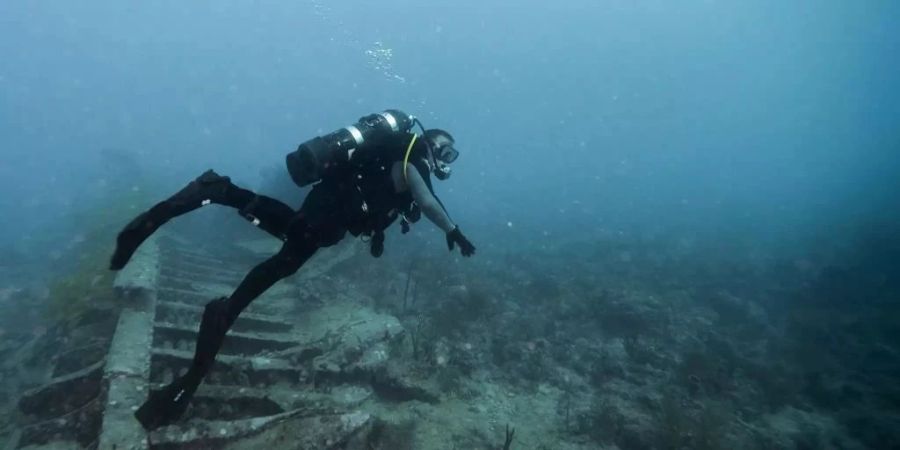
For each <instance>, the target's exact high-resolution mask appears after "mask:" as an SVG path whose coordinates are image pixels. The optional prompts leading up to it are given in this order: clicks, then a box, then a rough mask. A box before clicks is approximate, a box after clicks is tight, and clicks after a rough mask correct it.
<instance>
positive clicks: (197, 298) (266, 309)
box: [157, 287, 283, 317]
mask: <svg viewBox="0 0 900 450" xmlns="http://www.w3.org/2000/svg"><path fill="white" fill-rule="evenodd" d="M157 293H158V299H159V300H160V301H163V302H169V303H181V304H184V305H190V306H195V307H199V308H201V309H202V308H203V307H205V306H206V304H207V303H209V302H210V301H212V300H215V299H217V298H222V297H227V296H228V295H230V294H231V292H222V291H218V292H212V291H209V292H201V291H197V290H186V289H178V288H172V287H163V288H159V289H158V290H157ZM276 295H277V294H276V293H274V292H273V293H268V292H266V293H264V294H263V295H261V296H260V297H259V298H257V299H256V300H255V301H254V302H253V303H251V304H250V306H248V307H247V309H245V310H244V311H246V312H248V313H253V314H257V315H263V316H270V317H275V316H276V314H278V313H279V311H278V308H277V304H276V303H277V301H276V300H278V297H276ZM281 299H283V297H282V298H281ZM243 315H244V313H241V316H242V317H243Z"/></svg>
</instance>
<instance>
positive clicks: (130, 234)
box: [109, 211, 161, 270]
mask: <svg viewBox="0 0 900 450" xmlns="http://www.w3.org/2000/svg"><path fill="white" fill-rule="evenodd" d="M159 225H161V224H158V223H155V221H154V220H152V219H151V218H150V213H149V211H148V212H145V213H143V214H141V215H140V216H138V217H137V218H135V219H134V220H132V221H131V223H129V224H128V225H127V226H126V227H125V228H124V229H123V230H122V232H121V233H119V236H118V237H117V238H116V250H115V252H114V253H113V255H112V258H110V261H109V268H110V269H111V270H120V269H122V268H123V267H125V265H126V264H128V260H130V259H131V255H133V254H134V252H135V251H137V248H138V247H140V245H141V243H143V242H144V241H145V240H146V239H147V238H148V237H150V235H151V234H153V232H154V231H156V229H157V228H159Z"/></svg>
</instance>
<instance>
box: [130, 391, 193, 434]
mask: <svg viewBox="0 0 900 450" xmlns="http://www.w3.org/2000/svg"><path fill="white" fill-rule="evenodd" d="M196 389H197V386H196V385H193V384H192V383H189V382H186V381H185V379H184V378H180V379H178V380H175V381H173V382H172V384H170V385H168V386H166V387H165V388H163V389H162V390H161V391H150V395H148V396H147V401H145V402H144V404H143V405H141V407H140V408H138V410H137V411H136V412H135V413H134V417H135V418H137V420H138V422H140V423H141V425H142V426H143V427H144V429H146V430H147V431H150V430H155V429H157V428H159V427H161V426H164V425H169V424H172V423H174V422H175V421H177V420H178V419H179V418H181V416H182V415H183V414H184V412H185V410H187V407H188V404H189V403H190V402H191V397H193V396H194V391H195V390H196Z"/></svg>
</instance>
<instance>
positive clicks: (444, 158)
mask: <svg viewBox="0 0 900 450" xmlns="http://www.w3.org/2000/svg"><path fill="white" fill-rule="evenodd" d="M424 137H425V142H426V143H427V144H428V150H429V151H428V161H429V163H430V164H431V166H432V172H434V176H435V177H437V179H439V180H446V179H447V178H450V174H451V172H452V170H451V169H450V164H451V163H453V161H456V158H458V157H459V152H458V151H457V150H456V148H454V147H453V144H454V143H455V141H454V140H453V136H451V135H450V133H448V132H446V131H444V130H440V129H437V128H433V129H430V130H425V134H424Z"/></svg>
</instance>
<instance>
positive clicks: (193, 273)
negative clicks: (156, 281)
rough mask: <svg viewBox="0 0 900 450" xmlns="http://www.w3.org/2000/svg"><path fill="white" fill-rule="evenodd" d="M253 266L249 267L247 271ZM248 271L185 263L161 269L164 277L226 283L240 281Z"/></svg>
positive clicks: (161, 274)
mask: <svg viewBox="0 0 900 450" xmlns="http://www.w3.org/2000/svg"><path fill="white" fill-rule="evenodd" d="M250 269H251V268H250V267H248V268H247V271H249V270H250ZM244 275H246V272H237V271H234V272H232V271H227V272H226V271H224V270H222V269H200V268H195V267H191V266H186V265H185V264H168V265H166V266H164V267H163V268H162V269H161V270H160V276H161V277H162V278H163V279H169V278H175V279H179V278H181V279H187V280H212V281H218V282H221V283H226V284H234V283H240V282H241V280H243V279H244Z"/></svg>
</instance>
